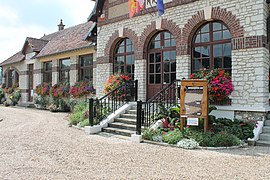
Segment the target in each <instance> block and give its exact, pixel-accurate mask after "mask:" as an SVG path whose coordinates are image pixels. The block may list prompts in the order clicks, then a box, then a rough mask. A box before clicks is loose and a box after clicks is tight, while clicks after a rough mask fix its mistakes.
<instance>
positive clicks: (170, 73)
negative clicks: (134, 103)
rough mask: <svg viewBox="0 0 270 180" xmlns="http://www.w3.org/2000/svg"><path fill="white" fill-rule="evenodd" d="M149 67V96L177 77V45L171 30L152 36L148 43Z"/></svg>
mask: <svg viewBox="0 0 270 180" xmlns="http://www.w3.org/2000/svg"><path fill="white" fill-rule="evenodd" d="M147 68H148V71H147V72H148V76H147V77H148V85H147V86H148V87H147V96H148V98H151V97H152V96H153V95H155V94H156V93H157V92H159V91H160V90H161V89H162V88H163V86H164V85H165V84H167V83H171V82H172V81H174V80H175V79H176V45H175V39H174V37H173V35H172V34H171V33H170V32H168V31H162V32H159V33H157V34H155V35H154V36H153V37H152V39H151V41H150V43H149V45H148V60H147Z"/></svg>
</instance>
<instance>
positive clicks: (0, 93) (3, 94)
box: [0, 88, 5, 103]
mask: <svg viewBox="0 0 270 180" xmlns="http://www.w3.org/2000/svg"><path fill="white" fill-rule="evenodd" d="M4 97H5V92H4V90H3V89H2V88H0V103H1V100H2V98H4Z"/></svg>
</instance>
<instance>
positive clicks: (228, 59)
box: [224, 57, 232, 69]
mask: <svg viewBox="0 0 270 180" xmlns="http://www.w3.org/2000/svg"><path fill="white" fill-rule="evenodd" d="M224 68H228V69H231V68H232V58H231V57H224Z"/></svg>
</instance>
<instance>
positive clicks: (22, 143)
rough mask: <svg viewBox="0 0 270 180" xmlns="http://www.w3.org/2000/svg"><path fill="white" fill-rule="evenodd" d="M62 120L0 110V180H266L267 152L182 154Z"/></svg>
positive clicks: (269, 156)
mask: <svg viewBox="0 0 270 180" xmlns="http://www.w3.org/2000/svg"><path fill="white" fill-rule="evenodd" d="M66 116H67V114H64V113H50V112H48V111H39V110H33V109H19V108H11V107H9V108H7V107H3V106H0V119H1V118H3V121H1V122H0V179H1V180H6V179H10V180H17V179H25V180H31V179H38V180H42V179H56V180H61V179H76V180H80V179H83V180H87V179H228V180H231V179H270V148H269V147H250V148H245V149H236V150H217V151H208V150H184V149H180V148H173V147H161V146H157V145H150V144H145V143H141V144H136V143H132V142H130V141H127V140H123V139H118V138H114V137H102V136H99V135H91V136H90V135H86V134H85V133H84V132H83V131H80V130H77V129H74V128H70V127H68V126H67V121H66V120H65V119H66Z"/></svg>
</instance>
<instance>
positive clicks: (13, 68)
mask: <svg viewBox="0 0 270 180" xmlns="http://www.w3.org/2000/svg"><path fill="white" fill-rule="evenodd" d="M11 69H12V70H15V71H16V72H17V73H18V75H19V76H20V75H21V73H20V71H19V70H18V69H17V68H15V67H14V66H12V65H11V66H10V67H9V68H7V69H6V70H5V72H3V77H4V78H5V77H6V74H7V72H8V71H9V70H11Z"/></svg>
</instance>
